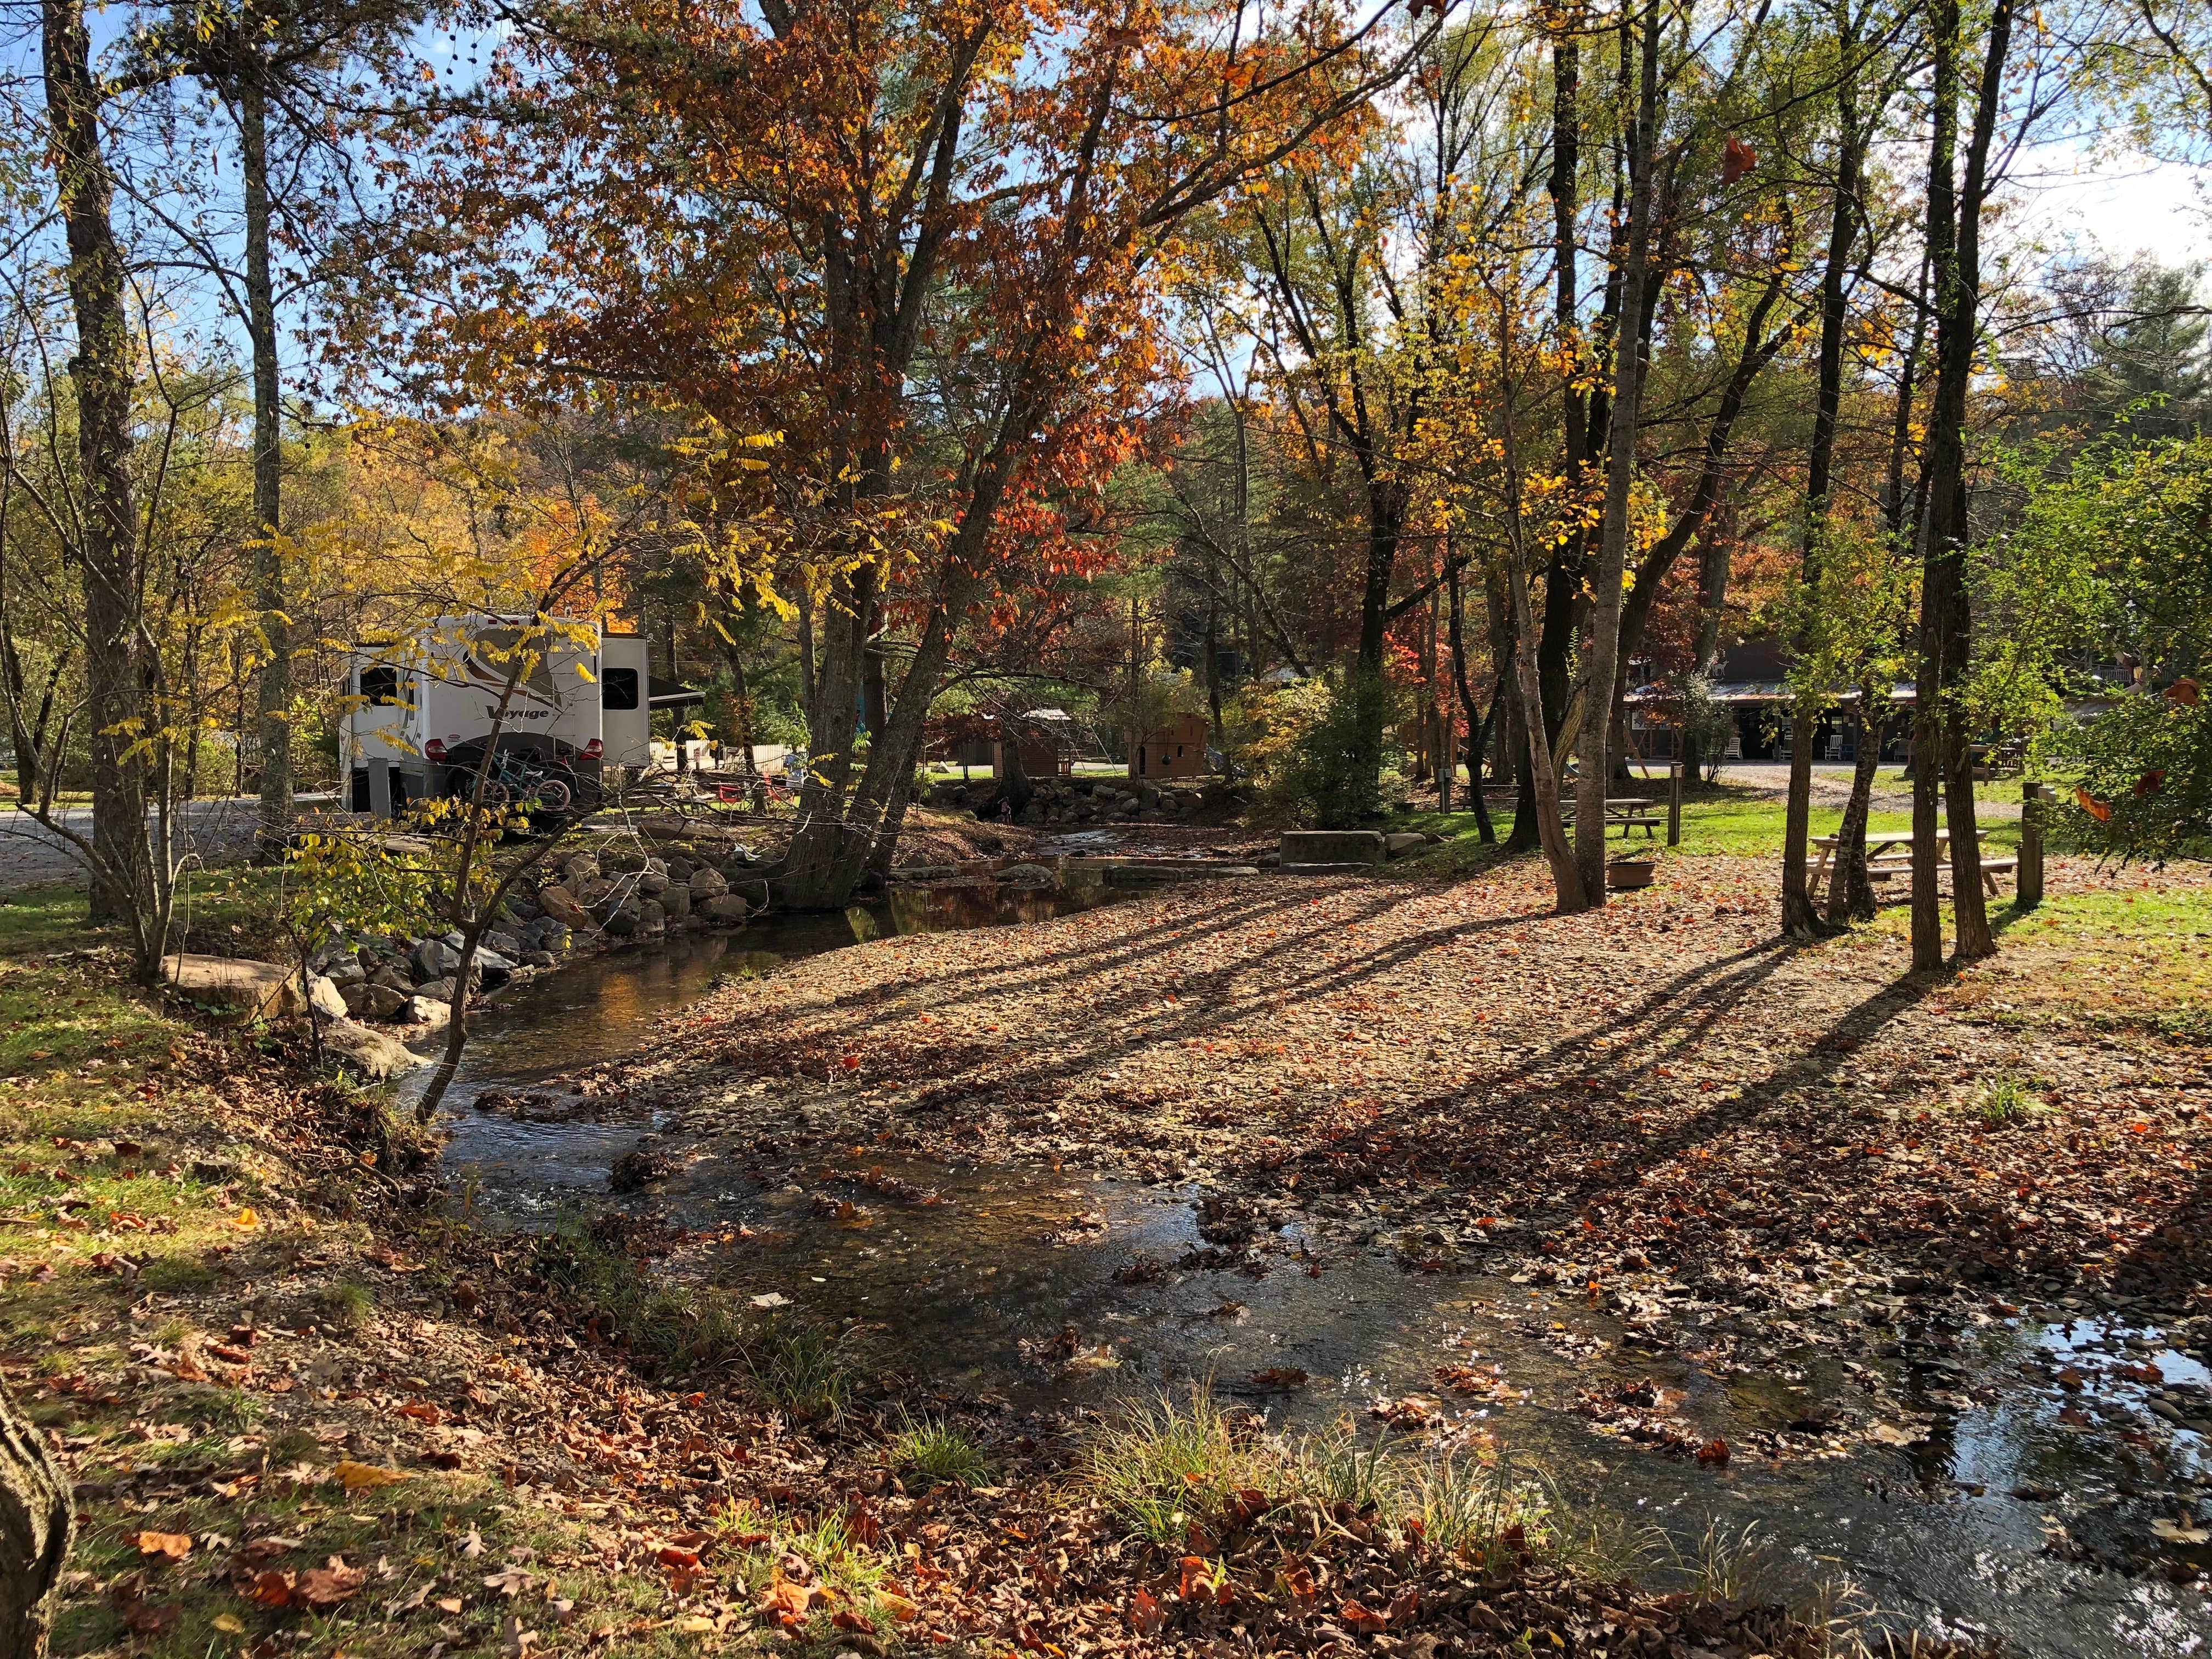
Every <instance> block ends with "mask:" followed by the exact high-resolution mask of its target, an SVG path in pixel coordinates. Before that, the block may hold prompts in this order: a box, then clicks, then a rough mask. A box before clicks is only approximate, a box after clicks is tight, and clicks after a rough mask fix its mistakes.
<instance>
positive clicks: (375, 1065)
mask: <svg viewBox="0 0 2212 1659" xmlns="http://www.w3.org/2000/svg"><path fill="white" fill-rule="evenodd" d="M322 1040H323V1051H324V1053H325V1054H332V1055H335V1056H336V1057H337V1061H338V1063H339V1064H340V1065H342V1066H344V1067H345V1068H346V1070H348V1071H349V1072H351V1073H354V1074H355V1075H356V1076H357V1077H360V1078H363V1079H367V1080H368V1082H371V1083H380V1082H382V1081H383V1080H384V1079H386V1078H389V1077H398V1075H399V1074H400V1073H402V1072H411V1071H413V1070H414V1069H415V1068H416V1066H422V1065H424V1064H426V1063H427V1062H426V1061H425V1060H423V1058H422V1055H420V1054H416V1053H415V1052H414V1051H413V1050H412V1049H410V1048H408V1046H407V1045H406V1044H405V1043H404V1042H400V1041H399V1040H398V1038H397V1037H393V1036H387V1035H386V1034H385V1033H384V1032H382V1031H372V1030H369V1029H368V1026H366V1025H356V1024H354V1023H353V1021H351V1020H349V1019H334V1020H331V1022H330V1023H329V1024H325V1026H324V1027H323V1028H322Z"/></svg>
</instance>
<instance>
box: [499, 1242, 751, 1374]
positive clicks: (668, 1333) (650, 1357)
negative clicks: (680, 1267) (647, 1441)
mask: <svg viewBox="0 0 2212 1659" xmlns="http://www.w3.org/2000/svg"><path fill="white" fill-rule="evenodd" d="M537 1253H538V1271H539V1272H540V1273H543V1274H544V1276H545V1277H546V1279H548V1280H549V1281H550V1282H551V1283H552V1284H553V1285H556V1287H558V1288H559V1289H561V1290H562V1291H566V1292H567V1293H568V1295H569V1296H571V1297H574V1298H575V1299H576V1300H577V1301H579V1302H580V1303H582V1304H585V1305H586V1307H587V1308H588V1309H589V1310H591V1311H592V1313H593V1314H594V1315H596V1316H598V1318H599V1322H600V1326H601V1329H602V1330H603V1331H604V1333H605V1334H607V1335H609V1336H619V1337H621V1338H623V1340H625V1341H626V1342H627V1343H628V1344H629V1352H630V1358H631V1359H632V1360H633V1361H634V1362H635V1363H636V1364H638V1365H639V1366H640V1368H641V1369H642V1370H645V1371H647V1373H648V1374H650V1375H656V1376H681V1375H687V1374H690V1373H692V1372H701V1373H720V1372H726V1371H728V1370H732V1369H733V1368H734V1367H736V1366H738V1365H740V1364H743V1363H744V1358H745V1348H744V1340H745V1335H746V1332H745V1323H744V1317H743V1316H742V1315H740V1314H739V1312H738V1309H737V1307H736V1305H735V1304H734V1303H732V1300H731V1299H730V1298H729V1297H726V1296H725V1295H723V1294H722V1293H721V1292H720V1291H716V1290H714V1289H713V1288H711V1287H708V1286H693V1285H672V1284H669V1283H666V1282H665V1281H663V1280H661V1279H657V1278H655V1277H654V1275H653V1273H652V1271H651V1270H650V1269H649V1268H647V1267H646V1266H645V1264H644V1263H642V1262H641V1261H635V1260H634V1259H633V1258H632V1257H630V1256H629V1255H625V1254H624V1253H623V1251H622V1250H620V1249H617V1248H615V1247H614V1246H612V1245H611V1244H608V1243H605V1242H603V1241H602V1240H600V1239H599V1238H597V1237H593V1236H592V1233H591V1232H590V1231H589V1230H588V1229H587V1228H586V1226H585V1225H583V1224H582V1223H581V1222H580V1221H579V1220H577V1219H575V1218H569V1219H568V1220H567V1221H564V1222H563V1223H562V1225H560V1226H557V1227H556V1228H554V1229H553V1230H552V1231H550V1232H548V1233H545V1234H544V1235H542V1236H541V1237H539V1238H538V1241H537Z"/></svg>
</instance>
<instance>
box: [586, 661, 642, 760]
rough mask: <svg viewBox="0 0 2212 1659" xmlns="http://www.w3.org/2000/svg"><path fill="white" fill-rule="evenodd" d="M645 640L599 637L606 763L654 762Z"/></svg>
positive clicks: (602, 726) (601, 709) (600, 697)
mask: <svg viewBox="0 0 2212 1659" xmlns="http://www.w3.org/2000/svg"><path fill="white" fill-rule="evenodd" d="M645 644H646V642H645V640H644V637H643V636H642V635H635V634H610V635H606V636H605V638H604V639H602V640H601V641H599V720H600V727H599V731H600V738H601V741H602V742H604V743H605V744H606V756H605V762H604V763H605V764H606V765H608V766H637V767H645V766H650V765H652V764H653V705H652V704H651V703H650V702H648V701H647V699H648V698H649V697H650V696H651V695H652V691H651V687H650V684H649V683H648V682H647V678H646V667H645Z"/></svg>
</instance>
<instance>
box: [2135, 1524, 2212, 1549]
mask: <svg viewBox="0 0 2212 1659" xmlns="http://www.w3.org/2000/svg"><path fill="white" fill-rule="evenodd" d="M2150 1530H2151V1535H2152V1536H2153V1537H2154V1538H2158V1539H2160V1540H2162V1541H2165V1542H2166V1543H2168V1544H2205V1543H2212V1532H2207V1531H2205V1529H2204V1528H2202V1527H2200V1526H2197V1524H2196V1523H2195V1522H2189V1521H2167V1520H2165V1519H2160V1520H2157V1521H2154V1522H2151V1523H2150Z"/></svg>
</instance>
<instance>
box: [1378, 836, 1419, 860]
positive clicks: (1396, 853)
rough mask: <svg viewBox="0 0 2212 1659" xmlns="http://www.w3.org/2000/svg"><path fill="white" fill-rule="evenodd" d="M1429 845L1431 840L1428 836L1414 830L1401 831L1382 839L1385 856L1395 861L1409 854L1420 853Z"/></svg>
mask: <svg viewBox="0 0 2212 1659" xmlns="http://www.w3.org/2000/svg"><path fill="white" fill-rule="evenodd" d="M1428 844H1429V838H1428V837H1427V836H1424V835H1421V834H1419V833H1418V832H1416V831H1414V830H1412V829H1401V830H1399V831H1397V832H1396V833H1395V834H1393V835H1388V836H1383V854H1384V855H1385V856H1386V857H1389V858H1394V859H1401V858H1403V857H1405V856H1406V854H1408V853H1418V852H1419V851H1420V850H1421V849H1422V848H1424V847H1426V846H1427V845H1428Z"/></svg>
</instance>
